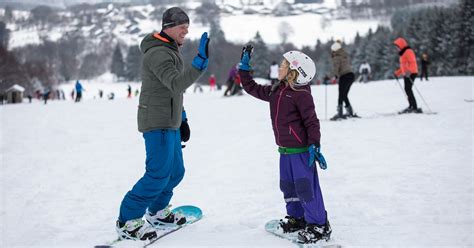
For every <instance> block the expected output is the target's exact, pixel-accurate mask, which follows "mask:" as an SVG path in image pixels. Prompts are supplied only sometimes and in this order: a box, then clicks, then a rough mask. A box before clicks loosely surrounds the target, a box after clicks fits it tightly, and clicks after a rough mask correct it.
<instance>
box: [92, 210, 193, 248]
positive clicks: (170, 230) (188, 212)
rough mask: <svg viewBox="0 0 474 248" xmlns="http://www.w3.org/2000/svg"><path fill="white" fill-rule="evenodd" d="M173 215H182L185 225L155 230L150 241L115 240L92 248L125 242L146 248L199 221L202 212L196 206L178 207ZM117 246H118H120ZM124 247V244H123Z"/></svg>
mask: <svg viewBox="0 0 474 248" xmlns="http://www.w3.org/2000/svg"><path fill="white" fill-rule="evenodd" d="M171 211H172V212H173V213H175V214H176V213H179V214H181V215H184V216H185V217H186V223H184V224H183V225H181V226H175V227H165V228H163V229H156V235H157V237H156V238H154V239H151V240H147V241H133V240H122V239H116V240H114V241H112V242H108V244H107V245H96V246H95V247H94V248H112V247H114V245H119V243H120V244H121V245H122V241H126V242H125V243H127V242H140V243H142V244H143V247H148V246H150V245H151V244H153V243H155V242H156V241H157V240H159V239H161V238H163V237H165V236H167V235H168V234H171V233H174V232H176V231H178V230H180V229H182V228H184V227H186V226H188V225H190V224H192V223H194V222H196V221H198V220H200V219H202V211H201V209H200V208H198V207H196V206H191V205H187V206H179V207H176V208H174V209H172V210H171ZM121 245H119V246H121ZM123 245H126V244H123Z"/></svg>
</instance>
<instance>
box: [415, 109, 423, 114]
mask: <svg viewBox="0 0 474 248" xmlns="http://www.w3.org/2000/svg"><path fill="white" fill-rule="evenodd" d="M413 113H415V114H422V113H423V110H422V109H421V108H417V109H413Z"/></svg>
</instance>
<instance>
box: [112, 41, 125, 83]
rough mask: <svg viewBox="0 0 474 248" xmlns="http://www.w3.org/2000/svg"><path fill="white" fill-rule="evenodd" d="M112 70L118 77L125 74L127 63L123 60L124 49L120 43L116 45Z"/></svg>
mask: <svg viewBox="0 0 474 248" xmlns="http://www.w3.org/2000/svg"><path fill="white" fill-rule="evenodd" d="M110 72H112V73H113V74H115V76H117V78H121V77H123V76H124V75H125V64H124V62H123V56H122V51H121V50H120V45H119V44H117V46H116V47H115V50H114V53H113V55H112V66H111V68H110Z"/></svg>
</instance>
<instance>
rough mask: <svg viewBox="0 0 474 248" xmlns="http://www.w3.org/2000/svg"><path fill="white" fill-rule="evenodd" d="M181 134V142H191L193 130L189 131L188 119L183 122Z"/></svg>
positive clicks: (180, 129) (180, 128)
mask: <svg viewBox="0 0 474 248" xmlns="http://www.w3.org/2000/svg"><path fill="white" fill-rule="evenodd" d="M179 132H180V133H181V141H183V142H187V141H188V140H189V137H190V136H191V130H190V129H189V125H188V119H184V120H183V121H182V122H181V126H180V127H179Z"/></svg>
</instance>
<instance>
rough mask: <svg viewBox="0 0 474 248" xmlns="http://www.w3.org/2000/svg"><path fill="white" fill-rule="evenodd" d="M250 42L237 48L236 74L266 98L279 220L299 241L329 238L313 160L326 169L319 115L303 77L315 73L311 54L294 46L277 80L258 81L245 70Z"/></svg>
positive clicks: (248, 88) (249, 89) (256, 94)
mask: <svg viewBox="0 0 474 248" xmlns="http://www.w3.org/2000/svg"><path fill="white" fill-rule="evenodd" d="M252 50H253V48H252V47H251V46H250V45H248V46H247V47H246V48H245V49H244V51H243V52H242V56H241V62H240V65H239V66H240V67H239V68H240V70H239V74H240V76H241V80H242V85H243V87H244V89H245V91H246V92H248V93H249V94H250V95H252V96H254V97H256V98H258V99H260V100H263V101H266V102H269V103H270V115H271V119H272V125H273V130H274V135H275V140H276V143H277V145H278V146H279V149H278V151H279V152H280V189H281V190H282V191H283V195H284V198H285V202H286V210H287V214H288V216H286V219H285V220H281V222H280V225H281V227H282V228H283V230H284V232H296V231H298V240H299V242H301V243H315V242H317V241H319V240H321V239H329V238H330V235H331V227H330V225H329V221H328V220H327V214H326V210H325V207H324V202H323V197H322V194H321V188H320V186H319V179H318V174H317V170H316V166H315V161H318V163H319V166H320V167H321V168H322V169H326V166H327V165H326V161H325V159H324V157H323V155H322V154H321V151H320V137H321V135H320V131H319V120H318V117H317V116H316V112H315V107H314V103H313V97H312V96H311V88H310V87H309V85H308V83H309V82H310V81H311V80H312V79H313V77H314V75H315V73H316V66H315V64H314V62H313V60H312V59H311V58H309V57H308V56H307V55H305V54H303V53H301V52H298V51H290V52H287V53H285V54H283V57H284V59H283V61H282V63H281V65H280V68H279V70H278V79H279V82H278V83H276V84H274V85H272V86H270V85H266V86H263V85H258V84H257V83H256V82H255V81H254V80H253V78H252V76H251V74H250V72H249V71H250V64H249V62H250V58H251V55H252Z"/></svg>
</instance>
